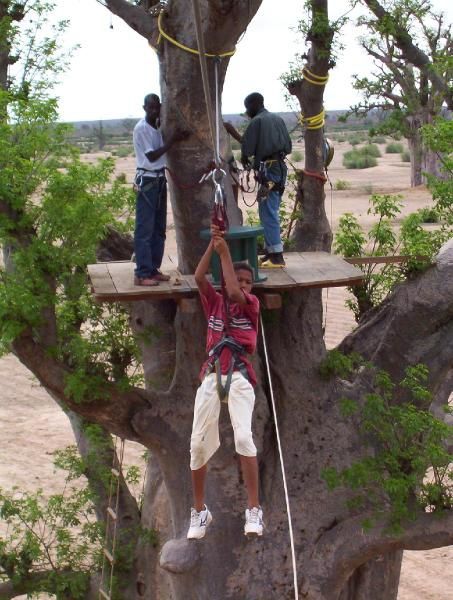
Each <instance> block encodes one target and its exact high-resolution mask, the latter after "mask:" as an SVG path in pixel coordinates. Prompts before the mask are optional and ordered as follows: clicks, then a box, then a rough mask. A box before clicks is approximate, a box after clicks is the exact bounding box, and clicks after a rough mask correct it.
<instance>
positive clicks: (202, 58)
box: [192, 0, 220, 168]
mask: <svg viewBox="0 0 453 600" xmlns="http://www.w3.org/2000/svg"><path fill="white" fill-rule="evenodd" d="M192 6H193V14H194V20H195V31H196V34H197V44H198V52H199V57H200V67H201V79H202V82H203V91H204V96H205V101H206V111H207V113H208V121H209V129H210V131H211V138H212V147H213V148H214V159H215V164H216V167H217V168H218V167H219V166H220V156H219V153H218V152H217V143H216V140H217V133H216V125H217V130H218V129H219V122H218V117H217V124H215V123H214V116H213V114H212V100H211V89H210V87H209V76H208V65H207V61H206V50H205V45H204V38H203V31H202V27H201V13H200V5H199V3H198V0H192ZM217 94H218V90H217V83H216V109H217Z"/></svg>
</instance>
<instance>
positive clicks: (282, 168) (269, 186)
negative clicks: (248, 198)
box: [224, 92, 291, 267]
mask: <svg viewBox="0 0 453 600" xmlns="http://www.w3.org/2000/svg"><path fill="white" fill-rule="evenodd" d="M244 105H245V109H246V113H247V116H248V117H250V119H251V121H250V123H249V125H248V127H247V129H246V130H245V132H244V135H243V136H241V135H240V133H239V132H238V131H237V130H236V129H235V128H234V127H233V125H231V123H225V124H224V125H225V129H226V130H227V131H228V133H229V134H230V135H231V136H232V137H234V138H235V139H236V140H237V141H238V142H240V143H241V153H242V156H241V162H242V164H243V166H244V168H246V169H247V168H248V169H250V168H251V167H253V169H254V170H255V171H256V172H257V180H258V183H259V184H260V191H259V193H258V201H259V204H258V211H259V216H260V221H261V224H262V226H263V228H264V240H265V243H266V256H265V258H264V260H263V261H262V262H261V266H262V267H283V266H285V261H284V259H283V243H282V240H281V235H280V218H279V208H280V202H281V199H282V195H283V191H284V189H285V182H286V176H287V171H288V170H287V168H286V165H285V162H284V158H285V156H286V155H287V154H289V153H290V152H291V138H290V137H289V133H288V130H287V128H286V125H285V122H284V121H283V119H282V118H281V117H279V116H278V115H275V114H273V113H270V112H269V111H268V110H266V109H265V108H264V98H263V96H262V95H261V94H259V93H258V92H254V93H253V94H250V95H248V96H247V98H246V99H245V100H244ZM251 157H253V163H252V162H251V160H250V158H251Z"/></svg>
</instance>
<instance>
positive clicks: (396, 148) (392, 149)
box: [385, 142, 404, 154]
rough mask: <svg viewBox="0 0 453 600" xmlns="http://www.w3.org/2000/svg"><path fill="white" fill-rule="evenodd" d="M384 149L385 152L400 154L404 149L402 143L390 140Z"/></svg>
mask: <svg viewBox="0 0 453 600" xmlns="http://www.w3.org/2000/svg"><path fill="white" fill-rule="evenodd" d="M385 151H386V153H387V154H401V152H403V151H404V148H403V144H398V143H397V142H390V144H387V146H386V147H385Z"/></svg>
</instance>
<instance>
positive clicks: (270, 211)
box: [258, 167, 286, 254]
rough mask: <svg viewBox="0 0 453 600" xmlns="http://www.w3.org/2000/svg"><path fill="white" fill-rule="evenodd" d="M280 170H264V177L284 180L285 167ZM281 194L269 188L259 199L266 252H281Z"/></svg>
mask: <svg viewBox="0 0 453 600" xmlns="http://www.w3.org/2000/svg"><path fill="white" fill-rule="evenodd" d="M279 171H280V172H277V173H273V172H269V171H268V170H266V177H267V178H268V179H270V180H271V181H275V182H277V183H279V182H282V181H283V183H284V182H285V180H286V167H285V169H284V170H283V169H280V170H279ZM281 200H282V195H281V194H280V192H276V191H273V190H271V191H270V192H269V194H268V195H267V198H265V199H264V200H260V201H259V203H258V213H259V217H260V221H261V225H262V226H263V228H264V241H265V243H266V251H267V252H268V254H275V253H277V252H283V243H282V239H281V235H280V215H279V209H280V202H281Z"/></svg>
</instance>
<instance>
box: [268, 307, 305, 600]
mask: <svg viewBox="0 0 453 600" xmlns="http://www.w3.org/2000/svg"><path fill="white" fill-rule="evenodd" d="M260 328H261V337H262V340H263V349H264V358H265V361H266V372H267V379H268V382H269V391H270V395H271V404H272V414H273V417H274V423H275V434H276V437H277V446H278V454H279V458H280V467H281V470H282V478H283V489H284V491H285V502H286V512H287V515H288V529H289V541H290V546H291V560H292V566H293V581H294V598H295V600H299V590H298V583H297V563H296V550H295V546H294V533H293V522H292V518H291V507H290V502H289V493H288V484H287V483H286V472H285V462H284V459H283V450H282V443H281V439H280V431H279V428H278V419H277V408H276V406H275V398H274V389H273V386H272V376H271V369H270V365H269V356H268V352H267V344H266V335H265V333H264V323H263V317H262V315H261V314H260Z"/></svg>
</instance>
